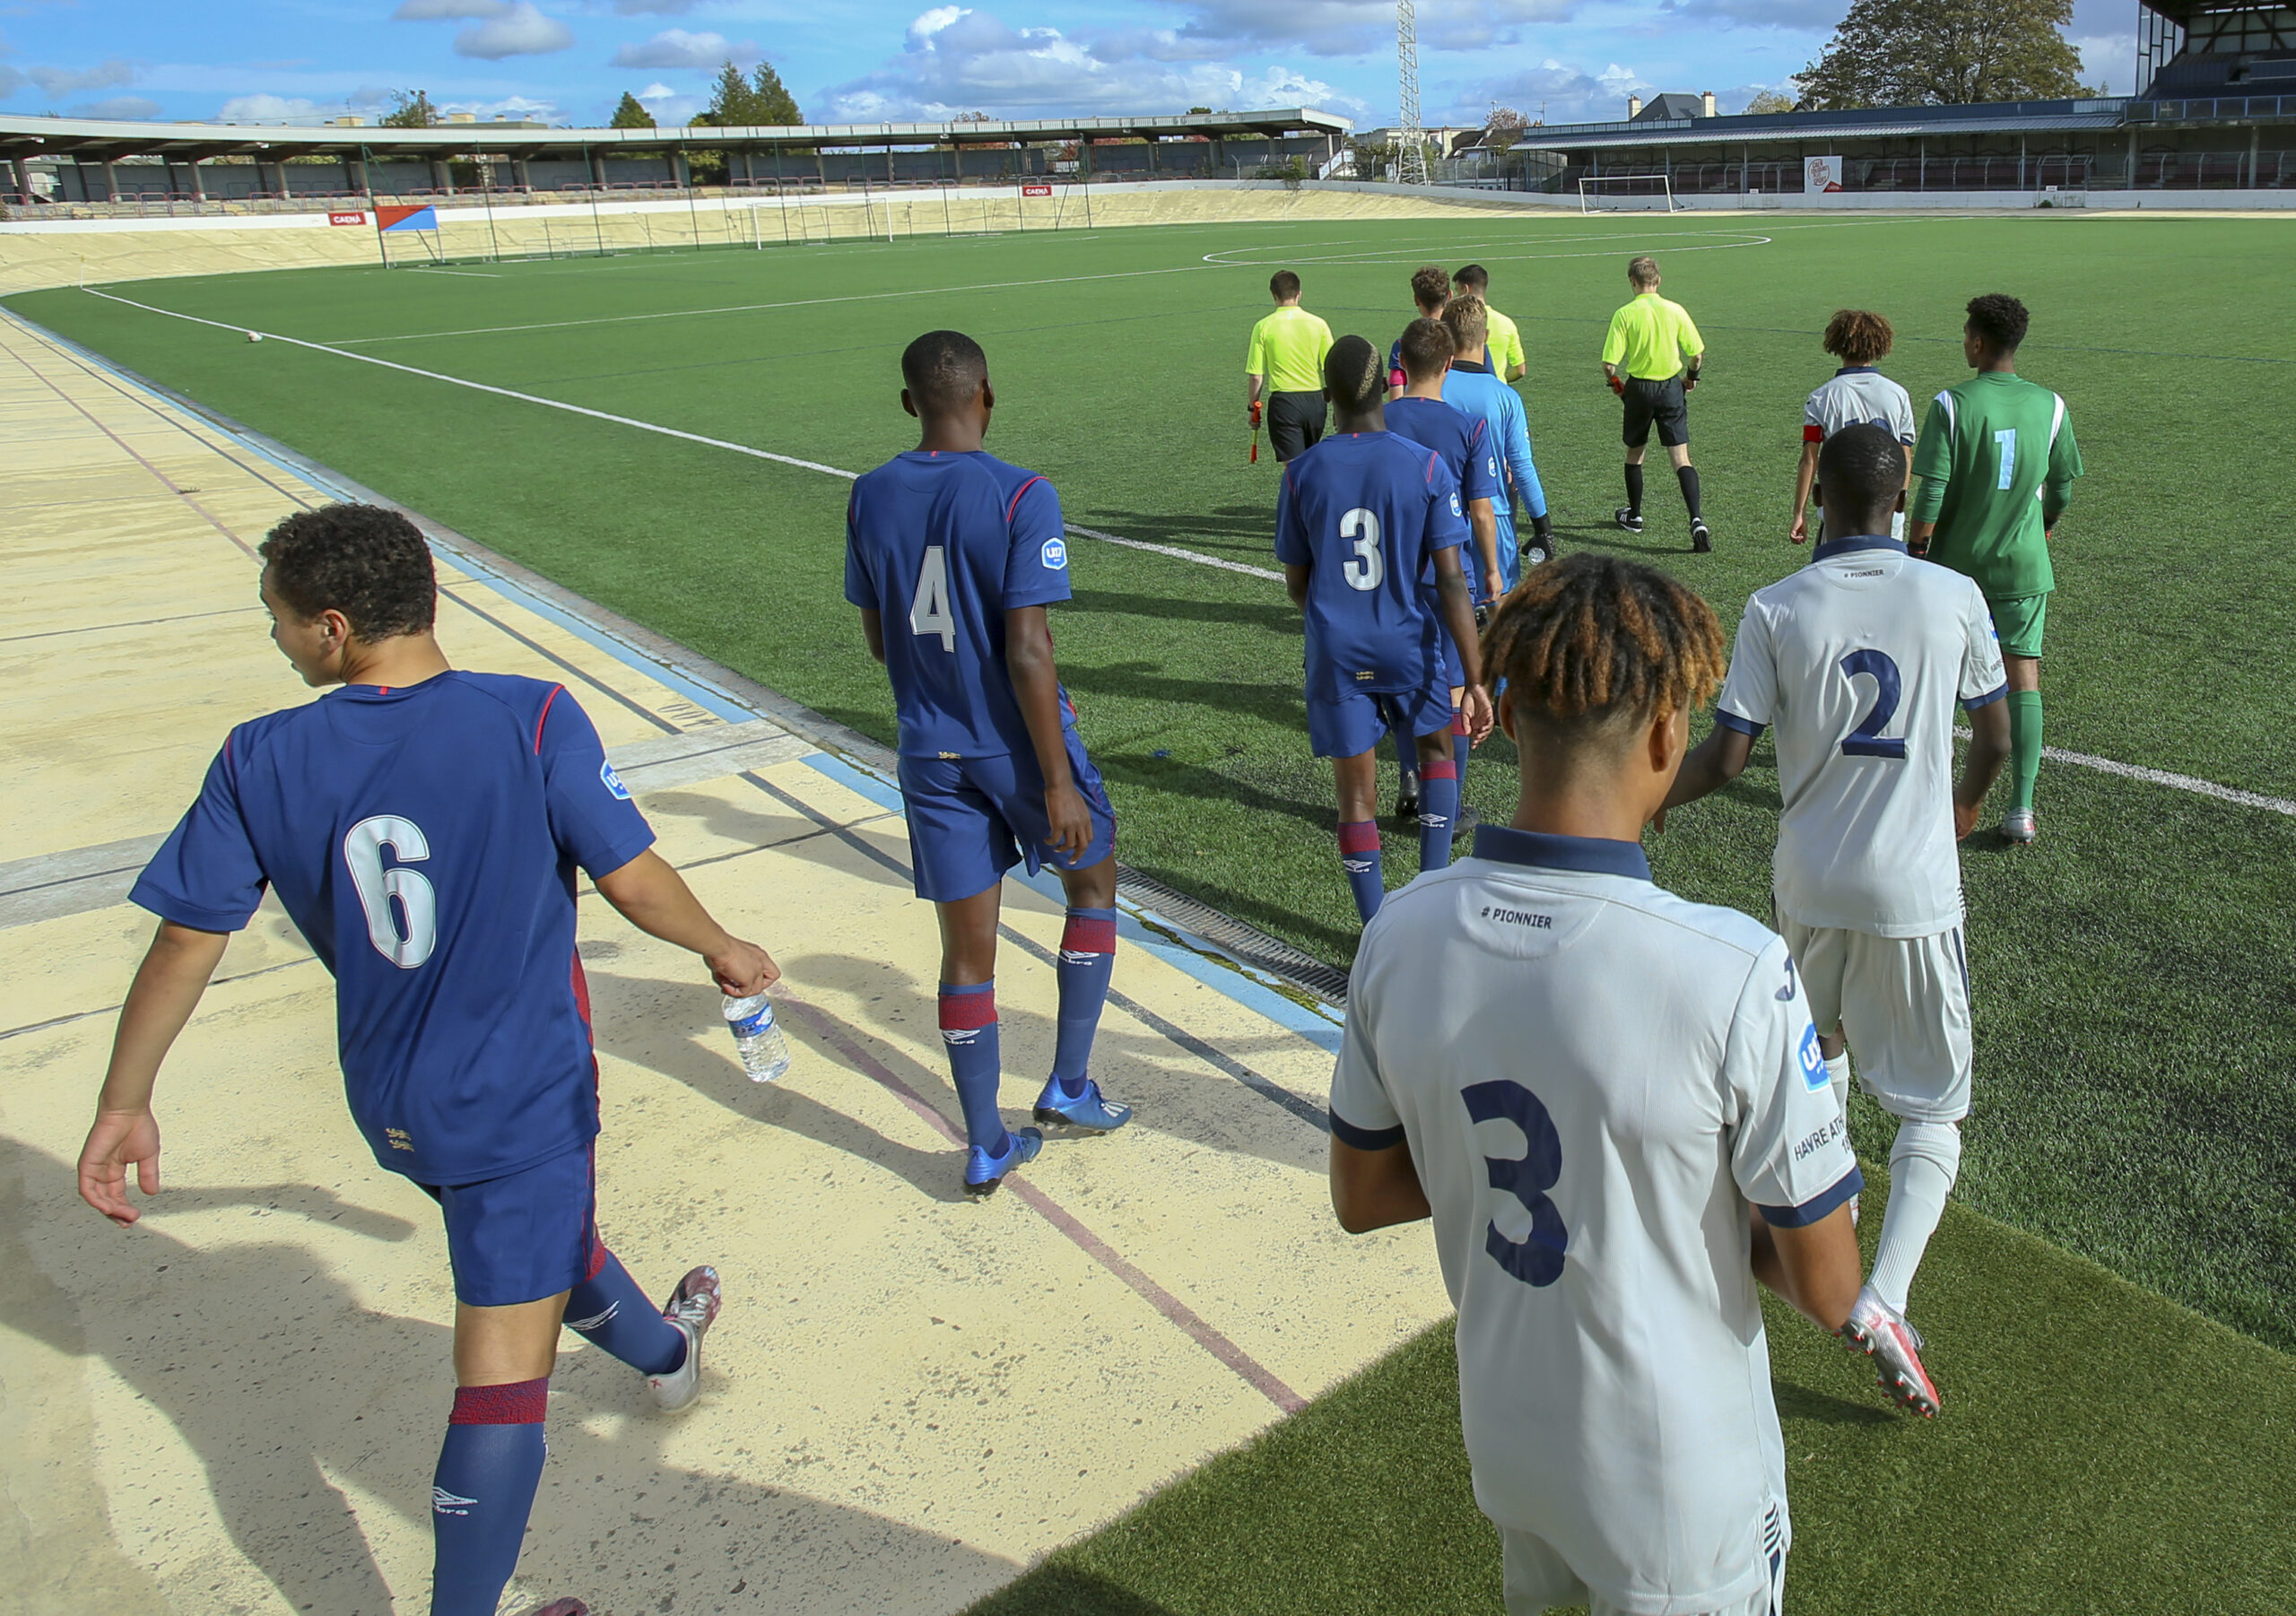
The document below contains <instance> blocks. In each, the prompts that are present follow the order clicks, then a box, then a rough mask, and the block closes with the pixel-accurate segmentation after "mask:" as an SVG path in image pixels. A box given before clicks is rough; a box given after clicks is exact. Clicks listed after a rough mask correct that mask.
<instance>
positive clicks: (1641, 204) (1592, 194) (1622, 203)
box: [1578, 174, 1682, 213]
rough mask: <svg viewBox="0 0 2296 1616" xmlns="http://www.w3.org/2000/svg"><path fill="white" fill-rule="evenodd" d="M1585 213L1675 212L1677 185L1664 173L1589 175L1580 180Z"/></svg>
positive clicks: (1580, 205)
mask: <svg viewBox="0 0 2296 1616" xmlns="http://www.w3.org/2000/svg"><path fill="white" fill-rule="evenodd" d="M1578 211H1579V212H1580V213H1618V212H1627V211H1643V212H1648V213H1680V212H1681V211H1682V210H1681V209H1680V208H1678V207H1676V206H1675V205H1674V184H1673V182H1672V181H1670V180H1669V179H1668V178H1666V176H1665V175H1664V174H1604V175H1600V176H1596V175H1588V176H1586V177H1585V178H1581V179H1580V180H1579V181H1578Z"/></svg>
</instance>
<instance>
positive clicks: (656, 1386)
mask: <svg viewBox="0 0 2296 1616" xmlns="http://www.w3.org/2000/svg"><path fill="white" fill-rule="evenodd" d="M723 1305H724V1298H723V1296H722V1295H721V1294H720V1292H719V1289H718V1271H717V1270H716V1269H715V1268H712V1267H710V1266H709V1264H703V1265H702V1266H700V1267H699V1268H697V1269H695V1270H694V1271H693V1272H692V1273H689V1274H687V1275H686V1276H685V1278H683V1279H682V1280H680V1281H679V1282H678V1288H677V1289H676V1290H674V1291H672V1292H671V1293H670V1299H669V1300H668V1301H666V1302H664V1303H663V1304H662V1316H663V1317H664V1318H665V1319H667V1320H668V1321H669V1322H670V1323H671V1324H673V1325H676V1326H677V1327H678V1328H679V1329H680V1330H682V1331H683V1332H684V1333H685V1361H684V1362H683V1363H682V1364H680V1365H678V1367H677V1368H674V1369H672V1370H671V1371H670V1372H669V1373H668V1374H666V1375H648V1377H646V1384H647V1386H648V1387H649V1388H650V1389H651V1390H652V1392H653V1394H654V1406H655V1407H657V1408H658V1409H660V1410H661V1411H662V1412H665V1413H675V1412H677V1411H678V1410H680V1409H682V1408H683V1407H685V1406H686V1405H687V1404H688V1403H691V1402H692V1401H693V1400H694V1399H695V1398H696V1397H699V1396H700V1395H701V1338H702V1337H703V1336H705V1335H707V1334H709V1326H710V1325H713V1324H715V1323H717V1322H718V1308H720V1307H722V1306H723Z"/></svg>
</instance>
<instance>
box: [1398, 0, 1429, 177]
mask: <svg viewBox="0 0 2296 1616" xmlns="http://www.w3.org/2000/svg"><path fill="white" fill-rule="evenodd" d="M1396 79H1397V83H1396V90H1397V94H1396V179H1398V180H1400V181H1401V182H1402V183H1404V184H1405V185H1425V184H1426V183H1427V150H1426V132H1425V131H1423V130H1422V129H1421V128H1420V126H1419V12H1418V9H1417V7H1416V6H1415V5H1414V4H1413V0H1396Z"/></svg>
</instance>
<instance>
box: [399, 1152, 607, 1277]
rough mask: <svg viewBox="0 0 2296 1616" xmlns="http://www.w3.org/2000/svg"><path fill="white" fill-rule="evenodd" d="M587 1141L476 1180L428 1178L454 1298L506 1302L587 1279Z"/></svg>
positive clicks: (591, 1201) (591, 1236)
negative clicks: (442, 1225)
mask: <svg viewBox="0 0 2296 1616" xmlns="http://www.w3.org/2000/svg"><path fill="white" fill-rule="evenodd" d="M593 1156H594V1151H593V1147H592V1146H590V1145H587V1144H586V1145H583V1146H582V1147H581V1148H580V1149H579V1150H572V1151H561V1152H560V1153H559V1154H557V1155H555V1156H552V1158H550V1160H547V1161H538V1162H536V1163H535V1165H534V1166H532V1167H530V1168H527V1169H526V1170H525V1171H523V1172H517V1173H510V1174H507V1175H505V1176H504V1177H500V1178H482V1179H480V1180H479V1181H478V1182H477V1183H476V1184H426V1185H424V1186H422V1187H423V1189H425V1190H427V1191H428V1192H430V1195H431V1199H432V1200H434V1201H436V1202H438V1203H439V1211H440V1212H444V1213H445V1214H446V1219H447V1257H448V1261H449V1262H450V1263H452V1264H454V1270H455V1299H456V1300H457V1301H458V1302H462V1303H465V1305H467V1306H469V1307H473V1308H508V1307H511V1306H513V1305H515V1304H517V1303H518V1302H538V1301H541V1300H542V1299H544V1297H552V1296H556V1295H557V1294H558V1293H559V1292H560V1291H561V1290H572V1289H574V1287H575V1286H577V1285H578V1284H580V1283H581V1282H583V1281H584V1280H586V1279H587V1278H589V1277H590V1255H591V1253H592V1251H593V1250H594V1249H596V1246H597V1238H598V1235H597V1204H598V1203H597V1191H596V1178H595V1176H594V1174H593V1172H592V1170H591V1169H592V1161H593Z"/></svg>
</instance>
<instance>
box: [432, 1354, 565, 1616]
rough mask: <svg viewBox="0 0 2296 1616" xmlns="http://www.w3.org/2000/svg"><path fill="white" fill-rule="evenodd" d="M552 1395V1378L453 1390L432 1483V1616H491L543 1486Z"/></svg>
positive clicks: (516, 1564)
mask: <svg viewBox="0 0 2296 1616" xmlns="http://www.w3.org/2000/svg"><path fill="white" fill-rule="evenodd" d="M549 1393H550V1379H549V1377H547V1376H545V1377H543V1378H542V1379H540V1380H521V1381H519V1382H517V1384H515V1385H512V1386H459V1387H457V1388H456V1391H455V1412H453V1413H452V1414H451V1415H449V1416H448V1424H447V1440H446V1442H445V1444H444V1445H443V1446H442V1447H440V1448H439V1468H438V1469H437V1470H436V1471H435V1472H433V1473H432V1474H431V1539H432V1544H433V1551H434V1559H433V1560H432V1562H431V1616H494V1607H495V1605H496V1603H498V1602H499V1601H500V1599H501V1597H502V1589H503V1586H504V1585H505V1584H507V1583H508V1582H509V1580H510V1573H511V1572H513V1571H515V1570H517V1568H518V1547H519V1545H520V1543H522V1542H524V1541H525V1539H526V1516H527V1515H528V1514H530V1513H531V1512H532V1511H533V1509H534V1504H535V1487H536V1485H537V1484H539V1483H540V1481H542V1462H543V1459H544V1457H545V1455H547V1452H548V1449H547V1447H546V1446H545V1444H544V1440H543V1429H542V1426H543V1411H544V1406H545V1404H546V1403H547V1400H548V1397H549Z"/></svg>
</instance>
